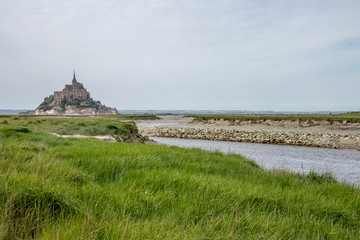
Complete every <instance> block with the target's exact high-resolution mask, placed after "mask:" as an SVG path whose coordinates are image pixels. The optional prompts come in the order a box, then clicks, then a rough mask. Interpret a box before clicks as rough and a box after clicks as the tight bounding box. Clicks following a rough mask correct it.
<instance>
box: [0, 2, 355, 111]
mask: <svg viewBox="0 0 360 240" xmlns="http://www.w3.org/2000/svg"><path fill="white" fill-rule="evenodd" d="M0 4H1V5H0V51H1V52H2V54H1V56H0V65H1V66H2V73H3V77H4V78H3V79H4V80H2V81H1V83H0V87H1V89H8V90H9V91H6V92H4V93H2V94H1V97H0V102H1V105H0V108H9V107H13V108H24V107H27V108H35V107H36V106H37V104H38V103H39V101H40V100H41V99H42V98H43V97H45V96H46V95H47V94H50V93H51V92H52V91H53V90H59V89H61V88H62V86H63V85H64V84H65V83H67V82H69V81H71V79H70V78H71V71H72V69H73V68H74V67H76V68H77V69H78V74H79V80H81V81H83V82H84V84H85V86H87V87H88V89H89V90H90V91H91V92H92V93H93V95H94V97H96V98H98V99H100V100H102V101H103V102H105V103H106V104H108V105H111V106H115V107H118V108H122V109H131V108H134V109H141V108H153V109H172V108H191V109H201V108H207V109H211V108H212V107H214V108H215V107H216V108H217V109H219V108H224V109H243V108H245V107H246V108H249V107H250V108H251V107H254V106H257V107H256V108H257V109H259V108H261V107H262V106H264V108H267V109H269V108H270V109H274V108H280V109H281V108H286V110H293V109H295V110H296V109H297V108H306V107H307V106H309V108H313V106H314V105H318V106H319V107H320V108H331V107H332V106H335V105H336V103H337V100H336V99H338V98H335V97H334V96H335V95H337V96H340V97H341V99H343V101H342V103H341V104H340V105H339V106H338V107H347V106H350V105H351V106H352V107H357V106H358V105H356V104H354V102H356V99H355V97H354V96H353V94H355V92H356V91H355V90H354V88H353V87H351V86H352V84H353V83H354V81H357V80H356V79H359V76H360V69H359V68H358V67H357V66H358V64H359V62H360V59H359V58H360V57H359V56H360V55H359V50H360V49H359V45H360V44H359V39H360V34H359V31H358V29H360V21H359V18H358V16H359V15H360V12H359V10H358V9H360V3H359V2H358V1H351V0H348V1H341V2H339V1H310V2H309V1H308V2H304V1H290V2H289V1H284V0H275V1H271V2H269V1H250V0H243V1H230V0H226V1H221V2H220V1H214V0H213V1H205V0H197V1H190V0H185V1H168V0H166V1H165V0H154V1H145V0H140V1H138V0H135V1H125V0H123V1H115V0H110V1H99V0H92V1H88V0H87V1H85V0H79V1H76V2H74V1H69V0H65V1H53V0H47V1H36V2H31V3H30V2H28V1H25V0H16V1H10V2H4V1H3V2H2V3H0ZM5 79H6V80H5ZM27 85H29V86H36V87H34V88H33V90H32V92H31V93H28V89H29V88H27V87H21V86H27ZM303 85H305V86H311V87H302V86H303ZM324 85H326V86H324ZM324 88H326V89H327V91H326V92H324V91H323V89H324ZM14 91H16V92H18V93H19V94H20V95H21V96H24V97H21V98H14V96H12V94H10V93H7V92H14ZM134 94H135V95H137V97H134ZM307 95H308V96H310V97H309V98H305V99H304V96H307ZM319 96H320V97H319ZM5 99H6V100H5ZM7 99H11V101H7ZM322 99H325V100H322ZM285 102H286V105H285V104H284V103H285ZM354 105H355V106H354ZM289 108H291V109H289Z"/></svg>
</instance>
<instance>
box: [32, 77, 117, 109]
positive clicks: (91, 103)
mask: <svg viewBox="0 0 360 240" xmlns="http://www.w3.org/2000/svg"><path fill="white" fill-rule="evenodd" d="M31 114H34V115H102V114H118V111H117V110H116V109H115V108H110V107H107V106H105V105H103V104H101V102H100V101H95V100H94V99H92V98H91V97H90V93H89V92H88V91H87V90H86V88H84V86H83V84H82V83H79V82H78V81H77V80H76V77H75V71H74V77H73V80H72V84H71V85H65V88H64V89H63V90H62V91H55V92H54V94H53V95H50V96H49V97H46V98H45V99H44V101H43V102H42V103H41V104H40V105H39V107H37V108H36V109H35V110H34V111H32V112H31Z"/></svg>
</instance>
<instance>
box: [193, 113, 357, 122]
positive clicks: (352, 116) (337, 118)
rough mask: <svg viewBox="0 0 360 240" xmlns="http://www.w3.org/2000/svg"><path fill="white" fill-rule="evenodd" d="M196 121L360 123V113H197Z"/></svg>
mask: <svg viewBox="0 0 360 240" xmlns="http://www.w3.org/2000/svg"><path fill="white" fill-rule="evenodd" d="M192 117H194V120H196V121H209V120H220V119H223V120H227V121H231V122H235V121H252V122H257V121H266V120H271V121H284V120H290V121H300V122H301V121H328V122H330V123H332V122H344V121H346V122H348V123H360V113H346V114H336V115H321V114H319V115H315V114H314V115H257V116H235V115H231V116H230V115H196V116H192Z"/></svg>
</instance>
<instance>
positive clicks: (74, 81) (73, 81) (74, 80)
mask: <svg viewBox="0 0 360 240" xmlns="http://www.w3.org/2000/svg"><path fill="white" fill-rule="evenodd" d="M76 82H77V81H76V77H75V69H74V77H73V80H72V83H73V84H74V83H76Z"/></svg>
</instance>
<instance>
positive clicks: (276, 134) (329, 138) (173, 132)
mask: <svg viewBox="0 0 360 240" xmlns="http://www.w3.org/2000/svg"><path fill="white" fill-rule="evenodd" d="M139 129H140V133H141V134H142V135H147V136H151V137H169V138H187V139H203V140H217V141H233V142H251V143H269V144H283V145H297V146H308V147H324V148H349V149H358V150H360V134H341V133H304V132H289V131H255V130H236V129H221V128H219V129H216V128H178V127H172V128H171V127H143V128H139Z"/></svg>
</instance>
